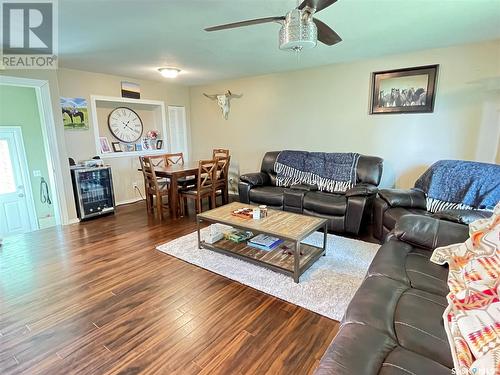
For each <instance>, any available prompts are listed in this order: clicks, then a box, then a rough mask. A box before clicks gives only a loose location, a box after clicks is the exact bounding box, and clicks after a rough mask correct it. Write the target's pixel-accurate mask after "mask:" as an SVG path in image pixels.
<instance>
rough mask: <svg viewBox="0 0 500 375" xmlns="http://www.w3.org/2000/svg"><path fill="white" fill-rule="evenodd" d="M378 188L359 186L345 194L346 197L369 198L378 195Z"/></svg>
mask: <svg viewBox="0 0 500 375" xmlns="http://www.w3.org/2000/svg"><path fill="white" fill-rule="evenodd" d="M377 191H378V188H377V187H376V186H375V185H370V184H357V185H356V186H354V187H352V188H350V189H349V190H347V191H346V192H345V196H346V197H348V198H349V197H356V196H361V197H368V196H370V195H375V194H377Z"/></svg>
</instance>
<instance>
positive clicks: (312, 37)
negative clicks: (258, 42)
mask: <svg viewBox="0 0 500 375" xmlns="http://www.w3.org/2000/svg"><path fill="white" fill-rule="evenodd" d="M279 43H280V49H281V50H290V51H301V50H303V49H310V48H314V47H316V45H317V44H318V29H317V27H316V25H315V23H314V22H313V21H312V17H303V14H302V12H301V11H300V10H298V9H294V10H292V11H291V12H289V13H288V14H287V16H286V19H285V22H283V25H282V26H281V29H280V40H279Z"/></svg>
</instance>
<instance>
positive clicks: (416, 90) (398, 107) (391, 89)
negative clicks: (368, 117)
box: [370, 65, 439, 114]
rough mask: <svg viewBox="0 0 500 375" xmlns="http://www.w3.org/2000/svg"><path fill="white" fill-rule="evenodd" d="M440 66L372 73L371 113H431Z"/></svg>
mask: <svg viewBox="0 0 500 375" xmlns="http://www.w3.org/2000/svg"><path fill="white" fill-rule="evenodd" d="M438 66H439V65H428V66H420V67H415V68H405V69H397V70H386V71H383V72H375V73H373V74H372V97H371V112H370V113H371V114H382V113H422V112H432V111H434V97H435V93H436V90H435V88H436V79H437V72H438Z"/></svg>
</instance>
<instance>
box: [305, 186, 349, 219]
mask: <svg viewBox="0 0 500 375" xmlns="http://www.w3.org/2000/svg"><path fill="white" fill-rule="evenodd" d="M346 208H347V199H346V197H345V196H344V195H341V194H332V193H326V192H323V191H311V192H308V193H307V194H306V196H305V197H304V209H307V210H308V211H313V212H317V213H319V214H324V215H331V216H342V215H345V212H346Z"/></svg>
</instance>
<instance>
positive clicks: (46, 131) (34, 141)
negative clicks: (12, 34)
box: [0, 74, 70, 238]
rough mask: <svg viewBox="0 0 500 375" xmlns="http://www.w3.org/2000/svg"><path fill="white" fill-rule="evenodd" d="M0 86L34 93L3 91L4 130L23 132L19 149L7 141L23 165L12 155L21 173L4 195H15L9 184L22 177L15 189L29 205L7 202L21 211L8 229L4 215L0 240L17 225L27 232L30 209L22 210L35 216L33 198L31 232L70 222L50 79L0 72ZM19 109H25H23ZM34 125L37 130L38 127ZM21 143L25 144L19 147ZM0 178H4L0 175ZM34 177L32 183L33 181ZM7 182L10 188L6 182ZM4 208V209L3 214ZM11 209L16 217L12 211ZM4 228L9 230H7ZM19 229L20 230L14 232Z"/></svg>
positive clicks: (19, 138)
mask: <svg viewBox="0 0 500 375" xmlns="http://www.w3.org/2000/svg"><path fill="white" fill-rule="evenodd" d="M2 88H4V89H5V88H17V89H25V91H26V90H27V91H30V92H31V93H32V94H30V95H31V96H30V98H29V99H27V98H26V97H27V94H26V96H24V94H23V95H21V90H18V91H17V94H16V95H14V96H12V95H7V96H5V95H4V96H3V97H2V98H3V99H2V101H3V110H2V111H0V112H1V114H0V120H1V121H0V130H7V128H9V130H10V129H11V128H16V127H17V128H20V130H21V134H20V135H19V136H17V135H16V136H14V142H17V143H14V144H15V145H16V151H11V149H12V150H13V149H14V147H13V146H10V144H11V143H12V141H11V140H9V151H8V152H9V157H10V154H11V153H13V152H16V153H17V152H18V151H17V150H20V153H21V156H19V157H18V159H19V163H20V165H21V166H20V167H19V169H18V167H17V166H16V161H15V160H14V158H11V160H10V162H11V163H12V165H13V166H14V167H13V169H14V170H19V171H20V172H19V174H17V175H14V172H13V177H12V178H11V182H10V183H9V188H8V189H7V187H4V189H5V190H6V191H7V190H10V192H9V194H10V197H7V196H6V195H5V196H4V197H2V200H5V201H7V199H12V198H14V196H13V195H14V192H12V185H11V184H12V180H15V182H16V183H17V181H19V180H21V181H22V183H21V184H18V185H16V193H17V194H18V195H19V194H25V195H26V199H25V202H26V206H24V205H23V202H22V201H21V202H19V201H18V202H17V203H12V204H11V205H7V208H8V209H11V208H12V207H17V208H16V209H15V210H19V214H18V220H19V222H17V221H15V220H12V223H9V226H8V227H6V225H7V223H6V219H5V216H4V217H3V219H1V218H0V238H1V237H2V236H6V235H4V233H5V232H9V234H11V232H14V228H19V229H18V230H19V231H21V229H20V228H24V231H26V230H25V229H26V228H28V224H27V222H26V220H25V218H26V210H24V211H23V208H24V207H27V210H28V214H29V215H32V213H33V202H34V208H35V210H34V211H35V216H34V220H33V219H32V217H31V216H30V220H29V223H30V224H29V229H28V230H29V231H31V230H36V229H38V228H46V227H49V226H53V225H61V224H62V225H66V224H69V223H70V221H69V219H68V207H67V203H66V196H65V190H64V183H63V180H64V178H63V167H62V165H63V164H62V163H61V161H60V158H59V154H60V149H59V144H58V141H57V136H56V132H57V131H56V123H57V121H56V118H55V117H54V113H55V112H53V102H52V99H51V88H50V87H49V81H48V80H38V79H31V78H24V77H11V76H5V75H1V74H0V89H2ZM9 92H10V93H12V91H9ZM0 93H1V92H0ZM5 93H6V91H4V94H5ZM23 105H24V107H23ZM19 108H21V109H20V110H19ZM16 109H17V111H16ZM28 113H29V116H31V117H30V118H28ZM5 125H6V126H5ZM10 125H15V126H10ZM34 129H36V131H35V130H34ZM23 136H24V139H23ZM16 139H17V141H16ZM3 145H4V146H3V147H4V150H3V154H6V153H7V151H6V149H5V148H6V146H5V145H7V140H6V138H5V139H4V142H3ZM17 145H21V146H19V147H17ZM23 149H24V150H25V153H24V150H23ZM23 153H24V156H23ZM18 155H19V154H18ZM26 157H27V158H26ZM2 159H3V156H2ZM23 159H24V160H26V159H27V167H26V164H25V163H23ZM13 160H14V161H13ZM10 167H11V166H9V165H7V167H6V168H10ZM23 168H25V169H27V172H26V171H22V170H23ZM1 173H2V171H1V170H0V175H1ZM0 180H3V179H2V178H0ZM30 180H31V185H29V182H30ZM5 185H6V186H7V184H5ZM19 186H23V189H19V188H18V187H19ZM21 190H23V191H21ZM6 194H7V193H6ZM17 198H24V197H17ZM35 198H36V199H35ZM38 198H40V199H38ZM16 205H17V206H16ZM2 209H3V210H4V212H3V213H2ZM8 212H9V214H10V215H12V212H11V211H8ZM15 213H17V211H15ZM1 215H5V209H4V207H2V208H0V216H1ZM2 220H3V221H2ZM4 228H8V230H7V229H4ZM15 233H18V232H17V231H16V232H15Z"/></svg>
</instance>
